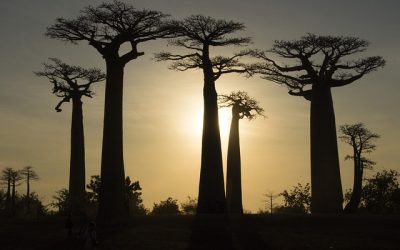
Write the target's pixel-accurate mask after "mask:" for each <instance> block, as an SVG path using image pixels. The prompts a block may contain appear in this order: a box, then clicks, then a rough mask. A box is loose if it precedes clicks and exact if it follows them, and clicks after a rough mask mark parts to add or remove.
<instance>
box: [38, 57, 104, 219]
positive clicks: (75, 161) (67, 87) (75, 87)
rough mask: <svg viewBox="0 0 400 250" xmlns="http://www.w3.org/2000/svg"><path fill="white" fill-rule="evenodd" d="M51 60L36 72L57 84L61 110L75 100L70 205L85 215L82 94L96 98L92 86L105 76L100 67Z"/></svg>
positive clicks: (74, 210) (74, 213)
mask: <svg viewBox="0 0 400 250" xmlns="http://www.w3.org/2000/svg"><path fill="white" fill-rule="evenodd" d="M50 61H51V63H44V64H43V66H44V69H43V71H40V72H36V75H38V76H43V77H46V78H48V80H49V81H50V82H51V83H52V84H53V94H55V95H56V96H57V97H60V98H62V99H61V101H60V102H59V103H58V104H57V106H56V107H55V109H56V111H57V112H61V111H62V109H61V105H62V104H63V103H64V102H70V101H71V100H72V122H71V156H70V169H69V170H70V173H69V204H70V212H71V214H72V215H77V216H80V215H84V214H85V138H84V130H83V110H82V97H83V96H86V97H89V98H92V96H93V92H92V90H91V87H92V85H93V84H94V83H98V82H101V81H103V80H104V79H105V75H104V74H103V73H102V72H101V70H100V69H96V68H92V69H84V68H82V67H79V66H70V65H68V64H66V63H64V62H62V61H61V60H60V59H56V58H50ZM78 81H82V82H83V83H79V82H78Z"/></svg>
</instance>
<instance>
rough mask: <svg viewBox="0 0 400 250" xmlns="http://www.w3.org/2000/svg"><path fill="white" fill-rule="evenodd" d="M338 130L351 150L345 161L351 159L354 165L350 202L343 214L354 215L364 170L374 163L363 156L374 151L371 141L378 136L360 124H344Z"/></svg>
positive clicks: (358, 200)
mask: <svg viewBox="0 0 400 250" xmlns="http://www.w3.org/2000/svg"><path fill="white" fill-rule="evenodd" d="M339 129H340V133H341V135H340V136H339V138H340V139H341V140H342V141H343V142H345V143H347V144H349V145H350V146H352V148H353V155H347V156H346V158H345V159H352V160H353V163H354V182H353V191H352V195H351V198H350V201H349V202H348V203H347V204H346V206H345V208H344V212H346V213H355V212H356V211H357V209H358V206H359V204H360V200H361V190H362V180H363V173H364V169H372V167H373V165H375V162H373V161H371V160H370V159H368V158H366V157H364V156H363V155H364V154H366V153H371V152H372V151H374V150H375V148H376V145H375V144H373V141H374V140H375V139H378V138H379V137H380V136H379V135H378V134H375V133H373V132H371V131H370V130H368V129H367V128H366V127H365V126H364V124H362V123H356V124H352V125H348V124H345V125H342V126H340V128H339Z"/></svg>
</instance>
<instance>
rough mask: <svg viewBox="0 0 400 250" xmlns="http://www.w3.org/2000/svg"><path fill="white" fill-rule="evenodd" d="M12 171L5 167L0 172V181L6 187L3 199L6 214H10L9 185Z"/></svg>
mask: <svg viewBox="0 0 400 250" xmlns="http://www.w3.org/2000/svg"><path fill="white" fill-rule="evenodd" d="M13 171H14V170H13V169H12V168H10V167H7V168H5V169H3V170H2V171H1V176H0V181H1V182H2V183H5V185H6V186H7V191H6V197H5V210H6V213H8V214H10V212H11V183H12V173H13Z"/></svg>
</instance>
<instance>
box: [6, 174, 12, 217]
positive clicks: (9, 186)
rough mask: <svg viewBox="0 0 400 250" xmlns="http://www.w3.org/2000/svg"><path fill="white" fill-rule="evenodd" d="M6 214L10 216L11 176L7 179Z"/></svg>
mask: <svg viewBox="0 0 400 250" xmlns="http://www.w3.org/2000/svg"><path fill="white" fill-rule="evenodd" d="M6 213H7V214H11V175H10V174H9V175H8V179H7V194H6Z"/></svg>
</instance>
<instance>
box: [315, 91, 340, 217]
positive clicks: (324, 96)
mask: <svg viewBox="0 0 400 250" xmlns="http://www.w3.org/2000/svg"><path fill="white" fill-rule="evenodd" d="M310 128H311V196H312V199H311V211H312V213H341V212H342V210H343V209H342V202H343V193H342V185H341V180H340V169H339V156H338V146H337V138H336V123H335V113H334V109H333V102H332V95H331V90H330V87H328V86H327V85H326V84H324V83H319V84H314V85H313V89H312V100H311V126H310Z"/></svg>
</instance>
